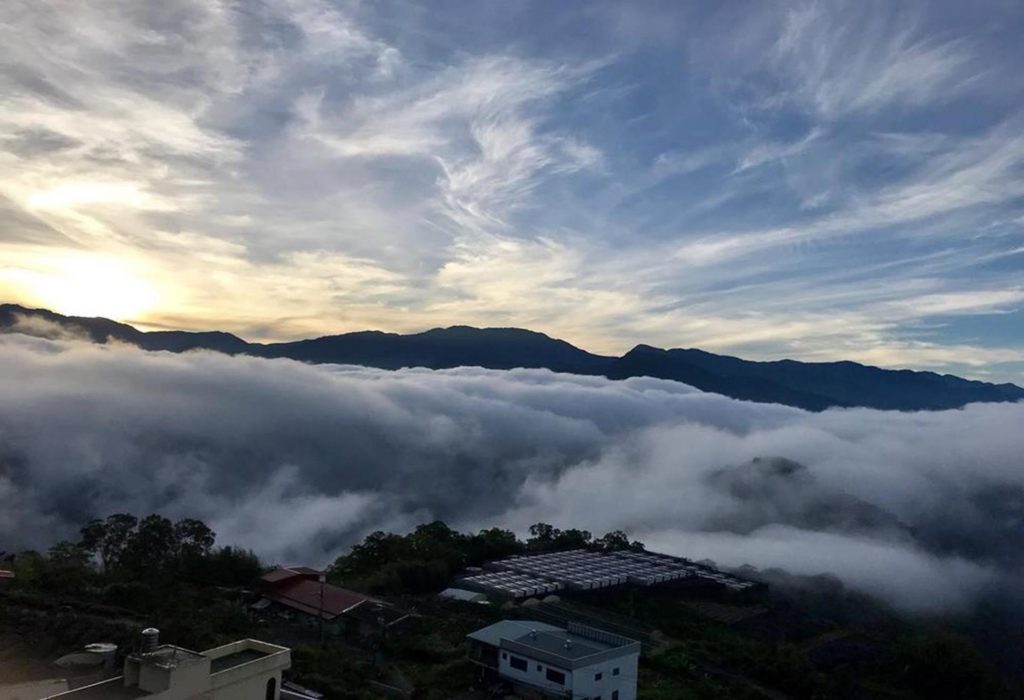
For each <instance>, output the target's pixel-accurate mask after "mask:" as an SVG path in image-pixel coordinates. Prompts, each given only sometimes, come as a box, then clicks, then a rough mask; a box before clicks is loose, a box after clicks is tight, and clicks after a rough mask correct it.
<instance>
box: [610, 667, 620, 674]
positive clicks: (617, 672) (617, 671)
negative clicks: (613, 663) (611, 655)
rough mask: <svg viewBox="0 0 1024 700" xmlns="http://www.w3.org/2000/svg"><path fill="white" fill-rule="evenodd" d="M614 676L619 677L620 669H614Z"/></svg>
mask: <svg viewBox="0 0 1024 700" xmlns="http://www.w3.org/2000/svg"><path fill="white" fill-rule="evenodd" d="M612 675H613V676H617V675H619V669H617V668H613V669H612Z"/></svg>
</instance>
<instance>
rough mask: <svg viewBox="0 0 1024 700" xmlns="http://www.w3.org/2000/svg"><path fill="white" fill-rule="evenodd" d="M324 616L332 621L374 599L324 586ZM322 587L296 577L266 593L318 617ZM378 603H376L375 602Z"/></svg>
mask: <svg viewBox="0 0 1024 700" xmlns="http://www.w3.org/2000/svg"><path fill="white" fill-rule="evenodd" d="M322 588H323V608H322V609H323V616H324V619H327V620H331V619H333V618H335V617H337V616H338V615H340V614H342V613H343V612H345V611H346V610H350V609H351V608H354V607H355V606H357V605H359V604H360V603H364V602H366V601H372V600H374V599H373V598H370V597H369V596H365V595H363V594H362V593H356V592H355V591H349V590H347V589H344V588H339V587H338V586H332V585H331V584H329V583H325V584H323V587H322ZM320 591H321V585H320V583H319V582H317V581H312V580H310V579H308V578H299V577H295V578H293V579H292V580H288V581H285V582H283V583H280V584H278V585H276V586H274V587H273V588H272V589H271V590H270V591H268V592H267V593H266V597H267V598H269V599H270V600H273V601H274V602H276V603H280V604H281V605H285V606H287V607H289V608H294V609H296V610H300V611H302V612H304V613H307V614H309V615H317V614H318V613H319V612H320V610H321V600H320ZM375 602H376V601H375Z"/></svg>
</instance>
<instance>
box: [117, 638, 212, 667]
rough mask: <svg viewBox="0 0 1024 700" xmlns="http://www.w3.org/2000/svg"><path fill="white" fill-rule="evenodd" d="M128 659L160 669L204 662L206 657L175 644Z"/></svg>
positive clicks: (164, 645) (131, 656)
mask: <svg viewBox="0 0 1024 700" xmlns="http://www.w3.org/2000/svg"><path fill="white" fill-rule="evenodd" d="M128 658H130V659H133V660H135V661H138V662H139V663H144V664H149V665H153V666H159V667H160V668H177V667H178V666H182V665H184V664H191V663H196V662H198V661H202V660H203V659H205V658H206V657H205V656H203V655H202V654H200V653H198V652H195V651H192V650H191V649H185V648H184V647H177V646H174V645H173V644H162V645H161V646H159V647H157V648H156V649H155V650H154V651H150V652H146V653H141V652H136V653H134V654H131V655H130V656H129V657H128Z"/></svg>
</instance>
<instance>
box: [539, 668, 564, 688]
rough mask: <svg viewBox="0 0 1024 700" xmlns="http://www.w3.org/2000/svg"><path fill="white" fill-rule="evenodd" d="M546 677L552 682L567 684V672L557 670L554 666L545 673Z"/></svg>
mask: <svg viewBox="0 0 1024 700" xmlns="http://www.w3.org/2000/svg"><path fill="white" fill-rule="evenodd" d="M544 677H545V678H547V679H548V680H549V681H551V682H552V683H558V685H565V674H564V673H562V672H561V671H556V670H555V669H553V668H549V669H548V671H547V673H546V674H544Z"/></svg>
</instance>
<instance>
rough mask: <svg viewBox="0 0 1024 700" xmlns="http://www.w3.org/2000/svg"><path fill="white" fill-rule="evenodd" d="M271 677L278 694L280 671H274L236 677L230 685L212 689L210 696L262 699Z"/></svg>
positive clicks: (222, 699)
mask: <svg viewBox="0 0 1024 700" xmlns="http://www.w3.org/2000/svg"><path fill="white" fill-rule="evenodd" d="M218 675H220V674H218ZM271 678H273V679H274V687H275V688H276V689H277V693H278V694H280V692H281V672H280V671H274V672H270V673H261V674H259V675H255V676H249V677H246V678H240V679H236V681H235V682H233V683H232V684H230V685H223V686H220V687H219V688H217V689H216V690H213V691H212V692H211V693H210V697H211V698H212V699H213V700H263V698H264V697H266V692H267V681H268V680H270V679H271ZM278 697H280V695H278ZM275 700H276V698H275Z"/></svg>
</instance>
